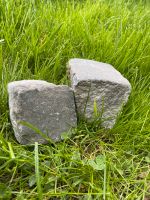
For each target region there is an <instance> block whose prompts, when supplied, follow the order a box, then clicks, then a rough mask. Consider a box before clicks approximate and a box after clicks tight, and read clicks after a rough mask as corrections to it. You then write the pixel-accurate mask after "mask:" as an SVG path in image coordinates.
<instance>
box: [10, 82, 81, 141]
mask: <svg viewBox="0 0 150 200" xmlns="http://www.w3.org/2000/svg"><path fill="white" fill-rule="evenodd" d="M8 93H9V108H10V119H11V122H12V125H13V129H14V132H15V137H16V139H17V140H18V142H19V143H21V144H33V143H34V142H39V143H47V140H46V139H45V138H44V137H43V136H41V135H40V134H39V133H37V132H38V131H37V130H36V129H38V130H39V131H40V132H42V134H44V135H46V136H47V137H48V138H50V139H52V140H54V141H59V140H60V138H61V133H64V132H67V131H69V129H70V128H71V127H75V126H76V123H77V118H76V112H75V103H74V95H73V91H72V89H70V88H69V87H68V86H65V85H58V86H57V85H54V84H52V83H48V82H46V81H39V80H23V81H15V82H11V83H9V84H8ZM30 125H32V126H30ZM34 127H35V129H34Z"/></svg>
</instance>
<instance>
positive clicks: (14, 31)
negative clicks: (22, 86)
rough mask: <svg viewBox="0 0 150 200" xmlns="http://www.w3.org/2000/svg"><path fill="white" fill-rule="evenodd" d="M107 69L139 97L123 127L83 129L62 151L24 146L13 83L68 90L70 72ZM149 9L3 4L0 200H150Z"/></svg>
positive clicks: (136, 4)
mask: <svg viewBox="0 0 150 200" xmlns="http://www.w3.org/2000/svg"><path fill="white" fill-rule="evenodd" d="M70 58H86V59H93V60H97V61H101V62H106V63H110V64H111V65H113V66H114V67H115V68H116V69H117V70H119V71H120V72H121V73H122V74H123V75H124V76H125V77H126V78H127V79H128V80H129V81H130V83H131V85H132V93H131V95H130V98H129V101H128V103H127V105H126V106H125V107H124V109H123V112H122V114H121V115H120V116H119V118H118V120H117V123H116V125H115V126H114V128H113V129H111V130H105V129H103V128H101V127H100V126H99V123H97V122H93V123H91V124H88V123H86V122H85V121H82V120H80V121H79V123H78V127H77V128H76V129H74V130H72V136H71V137H69V136H67V135H66V137H65V139H64V141H62V142H59V143H56V144H51V143H49V144H47V145H38V144H37V143H35V144H34V145H30V146H23V145H20V144H18V143H17V141H16V139H15V138H14V133H13V130H12V126H11V123H10V119H9V109H8V95H7V83H8V82H10V81H14V80H22V79H41V80H46V81H49V82H52V83H56V84H69V80H68V78H67V75H66V74H67V73H66V63H67V62H68V60H69V59H70ZM149 110H150V4H149V2H148V1H144V0H143V1H142V0H141V1H140V0H139V1H138V0H137V1H136V0H130V1H129V0H72V1H71V0H70V1H69V0H68V1H67V0H62V1H61V0H16V1H14V0H0V199H6V200H7V199H8V200H9V199H17V200H26V199H27V200H28V199H31V200H34V199H35V200H36V199H40V200H41V199H42V200H48V199H54V200H56V199H61V200H75V199H83V200H92V199H93V200H95V199H97V200H101V199H105V200H150V112H149Z"/></svg>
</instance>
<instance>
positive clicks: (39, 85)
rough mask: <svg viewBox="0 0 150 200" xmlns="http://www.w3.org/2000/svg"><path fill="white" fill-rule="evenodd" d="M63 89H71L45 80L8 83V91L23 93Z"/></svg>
mask: <svg viewBox="0 0 150 200" xmlns="http://www.w3.org/2000/svg"><path fill="white" fill-rule="evenodd" d="M55 87H57V88H62V89H65V88H67V89H70V90H71V88H69V87H68V86H67V85H55V84H53V83H48V82H47V81H43V80H21V81H13V82H10V83H8V91H9V90H14V89H15V90H18V89H19V90H21V89H22V90H23V91H26V90H27V91H29V90H34V89H37V90H39V91H40V90H43V88H55Z"/></svg>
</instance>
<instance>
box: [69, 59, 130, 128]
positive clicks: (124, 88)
mask: <svg viewBox="0 0 150 200" xmlns="http://www.w3.org/2000/svg"><path fill="white" fill-rule="evenodd" d="M68 68H69V74H70V79H71V86H72V88H73V90H74V93H75V102H76V107H77V112H78V114H79V115H83V116H85V117H86V118H87V119H89V120H92V119H93V115H94V113H93V112H94V102H96V103H95V105H96V106H97V108H98V111H99V112H100V113H101V114H102V118H101V119H102V126H103V127H105V128H112V127H113V126H114V124H115V122H116V118H117V115H118V113H119V112H120V111H121V109H122V106H123V105H124V104H125V103H126V102H127V100H128V96H129V94H130V91H131V85H130V83H129V81H128V80H127V79H126V78H124V77H123V76H122V75H121V73H120V72H118V71H117V70H116V69H115V68H114V67H112V66H111V65H110V64H106V63H101V62H97V61H93V60H84V59H71V60H70V61H69V63H68Z"/></svg>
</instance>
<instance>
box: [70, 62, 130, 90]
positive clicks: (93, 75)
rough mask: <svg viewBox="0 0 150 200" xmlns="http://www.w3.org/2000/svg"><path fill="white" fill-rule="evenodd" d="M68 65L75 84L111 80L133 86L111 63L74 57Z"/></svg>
mask: <svg viewBox="0 0 150 200" xmlns="http://www.w3.org/2000/svg"><path fill="white" fill-rule="evenodd" d="M68 65H69V69H70V75H71V77H72V79H73V82H74V83H73V84H74V85H77V84H78V83H79V82H80V81H88V80H91V81H109V82H114V83H118V84H121V85H125V86H128V87H131V86H130V83H129V81H128V80H127V79H126V78H124V77H123V76H122V75H121V73H120V72H118V71H117V70H116V69H115V68H114V67H113V66H111V65H110V64H106V63H102V62H97V61H94V60H86V59H78V58H74V59H71V60H69V63H68Z"/></svg>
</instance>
